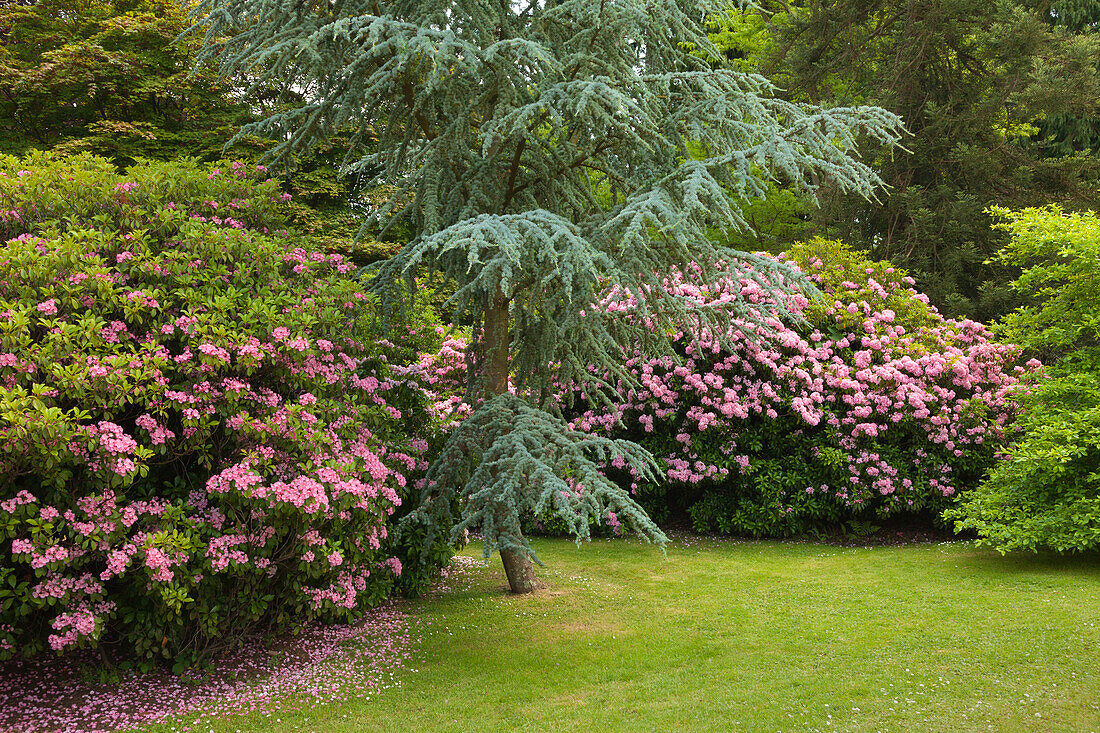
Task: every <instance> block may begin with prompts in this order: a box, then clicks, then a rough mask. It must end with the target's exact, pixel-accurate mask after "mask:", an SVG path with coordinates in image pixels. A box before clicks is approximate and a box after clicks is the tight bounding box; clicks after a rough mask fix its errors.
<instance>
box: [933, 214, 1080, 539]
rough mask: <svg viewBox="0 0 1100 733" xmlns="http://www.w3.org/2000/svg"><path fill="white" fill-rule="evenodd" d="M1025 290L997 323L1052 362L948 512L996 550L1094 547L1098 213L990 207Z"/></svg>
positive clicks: (1005, 254)
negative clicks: (981, 475)
mask: <svg viewBox="0 0 1100 733" xmlns="http://www.w3.org/2000/svg"><path fill="white" fill-rule="evenodd" d="M994 214H995V215H997V216H998V217H999V218H1000V219H1001V222H1000V224H999V226H1000V228H1002V229H1004V230H1005V231H1007V232H1008V233H1009V234H1010V235H1011V237H1012V239H1011V241H1010V243H1009V244H1008V245H1007V246H1006V247H1005V248H1004V249H1003V250H1002V251H1001V252H1000V253H999V255H998V256H999V258H1000V260H1001V261H1002V262H1003V263H1005V264H1009V265H1017V266H1024V267H1026V268H1027V269H1026V270H1025V271H1024V273H1023V274H1022V275H1021V276H1020V277H1019V278H1018V279H1017V280H1016V281H1015V283H1014V284H1015V286H1016V287H1017V288H1018V289H1019V290H1021V291H1022V292H1023V293H1025V294H1026V295H1028V296H1030V297H1031V299H1032V304H1030V305H1027V306H1024V307H1022V308H1020V309H1018V310H1017V311H1015V312H1014V313H1012V314H1011V315H1009V316H1008V317H1006V318H1005V320H1004V323H1003V330H1004V332H1005V334H1006V336H1007V337H1008V338H1011V339H1013V340H1015V341H1017V342H1018V343H1019V344H1021V345H1023V346H1025V347H1026V348H1027V349H1029V350H1030V351H1032V352H1033V353H1036V354H1040V355H1042V356H1043V357H1044V361H1047V362H1048V363H1050V364H1051V365H1050V367H1049V368H1048V375H1047V378H1046V379H1040V380H1038V381H1037V383H1036V384H1035V385H1034V388H1033V389H1032V390H1031V391H1030V392H1029V393H1028V394H1027V395H1026V396H1025V397H1024V399H1023V406H1024V408H1025V409H1024V414H1023V417H1022V419H1021V421H1020V425H1021V428H1022V431H1023V432H1022V434H1021V438H1020V439H1019V441H1018V442H1017V443H1016V444H1015V445H1014V446H1012V448H1011V450H1010V451H1009V455H1008V460H1006V461H1003V462H1002V463H1000V464H999V465H998V466H997V467H996V468H995V469H994V470H993V472H992V473H991V474H990V476H989V479H988V480H987V481H986V482H985V483H983V484H982V485H981V486H980V487H979V488H978V489H977V490H976V491H973V492H971V493H970V494H968V495H967V496H966V497H965V498H964V500H963V502H962V503H961V505H960V506H959V507H957V508H956V509H955V510H953V511H951V512H949V513H948V516H949V517H951V518H953V519H955V520H956V527H957V528H958V529H960V530H961V529H972V530H975V531H977V532H978V534H979V535H980V539H979V540H978V542H979V543H980V544H985V545H989V546H991V547H995V548H996V549H998V550H1000V551H1001V552H1006V551H1009V550H1017V549H1027V550H1039V549H1051V550H1057V551H1060V552H1064V551H1084V550H1091V549H1097V548H1100V219H1098V218H1097V216H1096V214H1095V213H1092V212H1089V213H1076V214H1067V213H1064V212H1063V211H1061V210H1060V209H1059V208H1057V207H1049V208H1043V209H1024V210H1022V211H1008V210H1005V209H996V210H994Z"/></svg>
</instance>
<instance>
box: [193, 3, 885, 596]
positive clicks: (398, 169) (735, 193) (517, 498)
mask: <svg viewBox="0 0 1100 733" xmlns="http://www.w3.org/2000/svg"><path fill="white" fill-rule="evenodd" d="M729 7H730V6H729V4H728V3H724V2H716V1H714V0H602V1H600V2H595V1H593V0H561V1H559V0H386V1H385V2H383V1H381V0H332V1H316V0H310V1H305V2H301V1H288V0H204V1H203V2H202V3H200V7H199V12H201V13H204V14H205V15H206V21H205V22H206V23H207V26H206V51H205V58H206V59H208V60H217V61H218V62H219V63H220V65H221V69H222V71H223V73H226V74H234V75H247V76H250V77H251V78H253V79H255V81H256V83H257V84H261V85H262V84H267V83H271V82H273V81H276V80H278V81H280V82H282V83H284V84H288V85H292V86H294V87H295V88H296V89H299V90H302V91H303V92H304V93H305V94H306V96H307V97H308V99H309V103H308V104H306V105H304V106H302V107H301V108H298V109H294V110H290V111H287V112H283V113H281V114H278V115H275V116H272V117H270V118H268V119H266V120H263V121H262V122H261V123H258V124H256V125H255V126H253V127H252V128H249V129H246V130H245V132H261V133H264V134H266V135H268V136H270V137H272V138H273V139H278V140H282V141H283V142H282V143H281V144H280V146H279V147H278V148H276V150H275V151H274V152H275V153H276V154H278V153H285V152H289V151H293V150H295V149H298V148H301V147H304V146H307V145H309V144H311V143H312V142H314V141H316V140H318V139H320V138H322V137H324V136H325V135H327V134H328V133H329V132H331V131H332V130H335V129H340V128H345V127H351V128H353V129H356V130H359V131H360V133H359V134H362V135H364V136H366V135H369V134H375V133H376V134H377V135H378V144H377V147H376V148H375V152H373V153H370V154H367V155H365V156H364V157H362V158H361V159H358V160H354V159H349V160H348V161H347V163H348V165H349V167H351V168H354V169H357V170H360V171H364V172H368V173H371V174H372V175H375V176H376V177H377V179H378V180H380V181H385V182H388V183H391V184H394V185H395V189H394V191H395V192H394V195H393V197H392V198H391V199H390V201H389V203H388V204H387V205H386V206H384V207H382V210H381V211H380V213H379V216H380V217H381V218H382V219H383V220H385V219H386V217H392V219H391V221H401V220H405V221H407V222H408V223H409V224H410V225H412V228H413V230H414V231H416V232H418V235H417V236H416V237H415V238H414V239H413V240H412V241H411V242H410V243H409V244H408V246H406V247H405V248H404V249H403V250H402V251H401V252H400V253H399V254H398V255H397V256H395V257H394V258H392V259H390V260H388V261H387V262H386V263H385V264H384V265H383V267H382V268H381V271H380V273H379V274H378V276H377V278H376V280H375V286H376V288H377V289H378V290H379V291H380V292H382V293H383V296H384V300H386V301H392V300H394V299H396V298H397V297H399V296H400V292H401V291H400V289H399V288H398V287H396V285H395V284H396V283H398V282H399V281H400V280H401V279H402V278H410V277H411V276H412V275H413V274H414V273H416V272H418V271H420V270H421V269H422V268H425V267H426V268H431V269H434V270H437V271H441V272H443V273H444V274H446V275H447V276H448V277H450V278H452V279H453V280H454V282H455V283H457V291H456V292H455V294H454V296H453V297H452V298H451V300H450V305H452V306H453V307H454V308H455V310H456V314H457V315H458V316H460V317H464V318H469V319H471V320H472V321H473V322H474V323H476V324H479V328H476V329H475V330H476V333H477V334H478V344H477V351H478V353H480V355H481V357H480V362H479V364H478V368H477V370H476V373H477V375H478V380H479V381H478V386H479V389H480V392H481V395H482V396H483V397H485V398H487V399H484V400H483V401H482V402H481V404H480V407H478V408H477V411H476V412H475V413H474V415H473V416H472V417H470V418H469V419H468V420H467V422H466V423H465V424H464V425H463V426H462V427H461V428H459V429H458V430H456V431H455V433H454V434H453V436H452V437H451V439H450V442H449V443H448V445H447V447H446V448H445V450H444V451H443V453H442V455H441V457H440V458H439V460H438V461H437V462H436V464H435V465H434V466H433V468H432V469H431V471H430V473H429V483H428V485H427V488H426V490H425V493H424V497H423V506H422V507H421V510H420V511H419V512H418V513H417V514H416V515H414V519H413V521H423V522H425V523H427V524H428V525H430V526H432V527H445V526H446V525H447V524H451V525H452V526H453V532H454V535H453V536H454V537H457V536H460V535H461V534H462V530H463V529H465V528H470V527H475V526H476V527H479V528H480V529H481V530H482V532H483V534H484V537H485V553H486V556H488V555H489V554H490V553H491V552H492V551H493V550H499V551H500V553H501V557H502V560H503V561H504V564H505V569H506V571H507V572H508V576H509V582H510V584H511V586H512V589H513V590H516V591H526V590H531V589H533V587H534V582H535V581H534V574H533V568H532V566H531V563H530V560H531V558H532V557H533V555H532V552H531V548H530V545H529V544H528V542H527V540H526V539H525V538H524V537H523V535H522V533H521V532H520V529H519V524H518V517H519V513H520V512H521V511H523V510H527V509H537V508H540V507H549V506H552V507H553V508H554V509H555V510H556V511H557V512H558V513H559V514H561V515H563V516H564V517H565V518H566V520H567V522H569V524H570V526H572V527H573V528H574V529H575V531H576V532H577V534H578V535H580V536H583V534H584V533H585V531H586V527H587V519H585V521H580V520H578V519H577V518H578V517H585V518H587V517H589V516H591V517H594V518H597V519H599V518H601V517H602V516H604V515H605V513H606V512H607V511H608V510H609V509H611V510H616V511H619V512H620V513H622V515H623V516H624V518H625V519H626V520H627V522H628V523H629V524H632V525H633V528H634V529H635V530H637V531H639V532H640V533H641V534H642V535H643V536H645V537H648V538H649V539H652V540H656V541H658V542H664V541H665V537H664V535H663V534H662V533H661V531H660V530H659V529H658V528H657V527H656V526H655V525H654V524H653V523H652V522H651V521H650V520H649V519H648V518H647V517H646V515H645V514H644V513H643V512H642V511H641V509H640V508H639V507H638V506H637V505H636V504H635V503H634V501H633V500H632V499H631V497H630V495H629V494H628V493H626V492H625V491H624V490H623V489H621V488H620V487H618V486H616V485H615V484H613V483H612V482H610V481H608V480H607V479H606V478H605V477H604V476H603V475H602V473H600V471H599V465H600V462H601V460H605V459H610V458H612V457H614V456H620V457H621V458H622V459H623V460H624V461H625V462H626V463H627V464H628V465H629V466H631V467H632V468H633V469H634V470H635V471H638V472H641V473H648V472H649V471H651V470H652V469H653V467H654V464H653V460H652V457H651V456H649V455H648V454H646V453H645V452H644V451H641V450H640V449H638V448H637V447H636V446H632V445H629V444H623V443H621V442H614V443H613V442H607V441H598V440H596V439H594V438H592V437H590V436H586V435H583V434H580V433H577V432H574V431H571V430H569V428H568V426H567V425H566V424H565V422H564V421H563V420H561V419H560V417H557V416H555V415H554V414H552V410H553V408H552V407H550V402H551V399H550V398H551V395H552V393H553V392H554V390H555V385H556V384H563V383H574V384H581V385H584V388H585V393H586V394H587V396H588V398H589V399H593V400H614V399H616V396H617V395H616V388H615V386H614V385H616V384H620V383H621V384H627V385H629V384H631V377H630V375H629V373H628V372H627V371H626V370H625V369H624V368H623V361H624V356H623V352H624V347H625V345H627V344H634V343H638V344H640V345H641V348H642V350H643V351H646V352H650V353H652V352H654V351H657V350H661V349H666V350H668V349H669V343H668V337H669V334H670V333H673V332H675V331H676V330H677V326H676V324H683V323H684V322H685V321H687V320H696V321H701V322H702V323H703V324H705V325H709V326H713V327H715V328H721V327H722V326H723V324H725V323H727V322H728V320H729V319H730V318H731V317H732V316H734V315H739V316H742V317H749V318H752V317H753V314H754V310H753V306H752V304H751V303H743V304H741V305H740V308H738V309H736V310H737V311H738V312H737V313H733V312H730V311H729V310H725V311H715V310H708V309H706V308H703V307H700V306H699V305H698V304H696V303H694V302H692V301H691V300H690V299H688V298H685V297H682V296H678V295H676V294H674V293H671V292H669V291H668V290H667V289H666V287H665V282H664V278H665V276H666V275H668V274H669V273H670V272H671V271H672V270H674V269H684V270H685V271H686V272H687V276H688V277H689V278H690V279H692V280H694V281H696V282H698V283H699V284H700V285H703V286H706V285H707V284H708V283H713V282H715V281H716V280H718V279H720V278H723V277H726V276H730V275H734V276H747V277H752V278H755V279H757V280H758V281H761V282H762V283H764V284H765V285H766V286H767V287H769V288H778V287H782V285H781V283H782V282H798V279H797V277H796V276H794V274H793V273H791V272H790V271H787V270H784V269H783V267H782V266H781V265H777V264H775V261H774V260H771V259H764V258H759V257H755V256H753V255H751V254H748V253H744V252H739V251H735V250H732V249H729V248H726V247H723V246H721V245H719V244H715V243H714V242H713V241H712V240H711V239H710V238H708V236H707V235H708V232H712V231H714V230H715V229H719V230H739V229H745V228H747V226H748V224H747V222H746V220H745V217H744V216H743V215H742V212H741V211H740V209H739V208H738V207H737V206H736V205H734V204H733V203H732V202H733V201H735V200H745V199H747V198H751V197H754V196H762V195H764V193H765V191H766V187H767V185H768V184H769V182H773V181H779V182H783V183H785V184H788V185H791V186H793V187H795V189H796V190H800V191H804V192H806V193H807V194H809V195H810V196H811V197H812V196H813V193H814V190H815V186H816V182H819V181H825V180H827V181H829V182H830V183H831V184H832V185H834V186H838V187H840V188H841V189H843V190H848V191H852V192H855V193H857V194H860V195H862V196H867V197H869V196H871V195H872V193H873V190H874V187H875V186H876V185H877V184H878V183H879V180H878V177H877V176H876V175H875V173H874V171H873V170H872V169H871V168H869V167H868V166H867V165H865V164H864V163H862V162H860V161H859V160H858V159H856V158H854V157H853V156H852V155H850V154H849V151H850V150H853V149H854V147H855V143H856V140H857V137H859V136H861V135H868V136H870V137H871V138H873V139H875V140H877V141H879V142H882V143H887V144H894V143H896V142H897V140H898V136H899V134H900V132H901V124H900V120H899V119H898V118H897V117H896V116H894V115H892V114H889V113H887V112H885V111H883V110H881V109H877V108H872V107H842V108H835V109H822V108H820V107H816V106H812V105H805V104H795V103H790V102H787V101H783V100H781V99H778V98H776V97H775V96H774V95H773V92H774V89H773V87H772V85H771V84H770V83H769V82H768V81H767V80H766V79H764V78H763V77H760V76H756V75H753V74H746V73H741V72H738V71H733V70H730V69H725V68H721V64H720V63H719V61H720V57H719V52H718V51H717V49H715V48H714V46H713V45H712V43H711V42H710V40H709V39H708V37H707V32H706V27H705V19H706V18H707V17H708V16H712V15H715V14H720V13H724V12H728V11H729ZM353 142H354V141H353ZM747 265H751V266H752V267H751V269H750V268H748V267H746V266H747ZM601 300H602V301H604V302H603V305H602V307H595V304H596V303H597V302H599V301H601ZM582 484H583V487H584V488H583V490H580V488H579V487H580V486H581V485H582ZM456 503H458V504H459V505H460V506H461V515H460V516H459V517H458V518H457V519H456V518H455V517H453V516H452V514H451V507H452V506H453V505H454V504H456Z"/></svg>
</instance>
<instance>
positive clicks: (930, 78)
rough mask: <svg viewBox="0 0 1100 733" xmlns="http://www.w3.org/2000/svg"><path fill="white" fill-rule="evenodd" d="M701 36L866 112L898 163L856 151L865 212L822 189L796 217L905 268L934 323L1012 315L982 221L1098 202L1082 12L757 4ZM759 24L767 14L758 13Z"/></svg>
mask: <svg viewBox="0 0 1100 733" xmlns="http://www.w3.org/2000/svg"><path fill="white" fill-rule="evenodd" d="M764 8H766V10H765V11H762V12H763V15H764V16H765V18H766V19H767V23H764V22H763V20H762V19H761V17H760V13H758V12H755V11H754V12H747V13H742V14H735V15H733V16H732V17H728V18H727V19H725V20H724V21H723V22H722V23H721V24H720V25H719V28H720V30H719V31H718V32H717V33H716V38H718V39H719V40H720V41H721V42H722V43H723V44H724V46H725V48H726V49H727V51H728V52H729V54H730V55H731V56H733V57H734V63H736V64H737V65H739V66H741V67H743V68H751V69H753V70H759V71H761V72H762V73H764V74H766V75H768V76H769V77H772V78H774V79H776V81H777V83H778V84H779V85H780V86H782V87H783V88H784V89H785V90H786V94H787V95H788V96H789V98H792V99H806V100H810V101H815V102H820V103H824V104H878V105H880V106H882V107H884V108H886V109H888V110H890V111H891V112H895V113H897V114H898V115H900V116H901V117H902V119H903V120H904V122H905V125H906V129H907V130H908V131H909V132H910V133H911V135H910V136H907V137H906V139H905V140H904V142H903V145H904V148H905V149H904V150H901V149H894V150H882V149H881V148H879V147H878V146H877V145H875V144H873V143H872V144H868V145H866V146H865V147H864V148H863V151H864V153H865V155H866V156H867V157H868V160H873V161H874V164H875V167H876V169H877V170H878V171H879V172H880V173H881V175H882V177H883V179H884V180H885V181H886V183H888V184H889V186H890V188H889V189H888V190H887V191H886V192H885V193H884V194H883V196H882V199H881V201H874V202H868V201H865V200H863V199H861V198H859V197H853V196H850V195H845V194H841V193H840V192H836V191H831V190H828V188H827V189H826V191H824V192H823V195H822V203H823V206H822V207H821V209H820V210H819V211H817V212H816V213H812V212H811V213H812V218H813V220H814V221H815V222H816V225H817V227H819V229H820V230H821V231H823V232H825V233H827V234H828V235H830V236H834V235H835V236H838V237H839V238H841V239H843V240H845V241H847V242H850V243H852V244H853V245H855V246H858V247H860V248H862V249H867V250H871V251H872V252H873V254H874V256H875V257H876V258H878V259H888V260H890V261H892V262H894V263H896V264H898V265H900V266H904V267H907V268H909V269H910V270H911V271H913V274H914V275H915V276H916V277H917V280H918V284H919V286H920V288H921V289H922V290H923V291H924V292H927V293H928V294H929V296H930V297H931V298H932V302H933V303H935V304H936V305H937V306H938V307H939V308H940V309H941V310H942V311H943V312H944V313H945V314H947V315H950V316H957V315H966V316H970V317H974V318H979V319H982V320H987V319H991V318H994V317H997V316H1000V315H1003V314H1004V313H1006V312H1007V311H1009V310H1011V308H1012V307H1013V306H1014V305H1015V304H1016V298H1015V295H1014V291H1013V290H1012V289H1011V288H1009V287H1008V282H1009V281H1010V280H1011V279H1012V277H1013V275H1012V272H1013V270H1012V268H1010V267H1007V268H1006V267H1004V266H1003V264H995V263H990V262H987V260H989V259H990V258H991V257H992V255H993V253H994V252H995V251H996V249H997V248H998V247H999V246H1000V245H1001V244H1003V243H1004V237H1003V236H1002V235H1001V234H1000V233H998V232H997V231H995V230H994V229H992V228H991V226H990V225H991V223H992V222H991V220H990V219H989V217H988V215H987V214H986V213H985V209H986V208H987V207H988V206H990V205H991V204H1000V205H1006V206H1013V207H1021V206H1035V205H1041V204H1045V203H1050V202H1058V203H1060V204H1062V205H1064V206H1066V207H1068V208H1077V209H1079V208H1096V207H1097V206H1098V205H1100V193H1098V192H1100V186H1098V183H1100V148H1097V146H1096V138H1095V136H1094V132H1093V131H1094V129H1095V120H1096V115H1097V113H1098V111H1100V74H1098V62H1097V59H1100V35H1098V34H1097V25H1096V20H1097V10H1096V5H1095V3H1093V2H1092V1H1091V0H1082V1H1081V2H1065V3H1052V4H1047V3H1043V4H1030V3H1026V2H999V3H989V2H975V1H974V0H948V1H947V2H939V1H938V0H936V1H930V0H874V1H872V2H849V1H848V0H808V1H800V2H793V3H764ZM772 11H774V12H772Z"/></svg>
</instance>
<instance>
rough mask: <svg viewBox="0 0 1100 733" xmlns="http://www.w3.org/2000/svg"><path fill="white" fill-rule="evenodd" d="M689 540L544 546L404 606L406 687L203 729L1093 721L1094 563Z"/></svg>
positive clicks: (1048, 727)
mask: <svg viewBox="0 0 1100 733" xmlns="http://www.w3.org/2000/svg"><path fill="white" fill-rule="evenodd" d="M688 542H689V543H691V544H690V546H687V547H685V546H683V545H682V544H679V543H678V544H677V546H675V547H672V548H670V549H669V552H668V556H667V558H665V557H662V556H661V554H660V552H659V551H657V550H656V549H653V548H651V547H648V546H644V545H641V544H638V543H636V542H628V541H621V540H617V541H595V542H592V543H591V544H587V545H583V546H581V547H580V548H577V547H575V546H574V545H573V543H571V542H569V541H547V540H543V541H539V542H537V543H536V545H535V546H536V549H537V551H538V552H539V553H540V554H541V555H542V557H543V558H544V559H545V560H546V562H547V564H548V566H549V567H548V568H547V569H545V570H543V571H542V572H541V577H542V578H543V579H544V580H546V581H547V583H548V586H549V587H548V588H547V589H545V590H543V591H540V592H539V593H537V594H535V595H533V596H528V597H513V596H509V595H507V594H506V593H504V592H503V573H502V572H501V570H500V568H499V561H496V562H493V563H491V564H490V565H489V566H488V567H486V568H477V569H476V570H474V571H473V572H472V573H470V574H469V575H468V576H466V579H465V580H459V581H457V582H452V584H453V585H454V588H453V589H452V590H451V591H449V592H448V593H446V594H443V595H440V596H437V597H433V598H430V599H425V600H422V601H419V602H417V603H416V604H415V608H416V612H417V615H418V616H419V617H420V619H421V626H422V629H423V643H422V645H421V648H420V651H419V653H418V658H417V660H416V661H415V662H414V663H413V664H412V665H410V669H409V670H407V671H406V672H403V673H402V675H403V683H404V684H403V686H402V687H400V688H397V689H393V690H389V691H386V692H384V693H382V694H381V695H378V696H375V697H373V698H372V699H370V700H354V701H349V702H345V703H343V704H342V705H329V706H325V707H322V708H317V709H314V710H312V711H307V712H286V713H277V714H275V715H272V716H270V717H252V718H230V719H227V720H225V721H224V722H223V723H222V724H221V726H220V727H219V726H218V725H214V726H212V728H213V729H214V730H216V731H219V732H220V731H237V730H242V731H268V730H270V731H292V730H305V731H324V732H325V733H344V732H348V733H350V732H351V731H356V732H359V731H372V732H373V731H401V732H402V733H405V732H407V731H417V732H422V733H434V732H435V731H462V732H463V733H467V732H469V731H505V730H507V731H558V730H561V731H574V730H590V731H608V730H641V731H729V730H746V731H771V730H780V731H782V730H823V731H834V730H836V731H844V730H852V731H922V732H923V731H951V732H952V733H954V732H956V731H979V730H981V731H984V730H994V731H1013V732H1015V731H1044V732H1049V731H1074V732H1075V733H1077V732H1081V731H1100V655H1098V653H1097V652H1098V648H1100V628H1098V625H1100V558H1098V557H1097V556H1095V555H1093V556H1089V557H1085V558H1081V557H1078V558H1042V557H1040V558H1035V557H1010V558H1002V557H999V556H997V555H995V554H991V553H989V552H986V551H979V550H975V549H973V548H971V547H969V546H967V545H964V544H934V545H918V546H906V547H884V548H856V549H851V548H840V547H833V546H827V545H818V544H784V543H773V542H735V541H723V540H711V539H691V540H688ZM478 549H480V548H479V547H471V548H470V551H471V552H476V551H477V550H478ZM277 718H278V721H277V722H276V719H277ZM202 727H203V730H204V731H205V730H206V729H208V726H207V725H205V724H204V725H203V726H202ZM170 729H171V727H170V726H163V727H160V728H156V729H154V730H158V731H160V730H170Z"/></svg>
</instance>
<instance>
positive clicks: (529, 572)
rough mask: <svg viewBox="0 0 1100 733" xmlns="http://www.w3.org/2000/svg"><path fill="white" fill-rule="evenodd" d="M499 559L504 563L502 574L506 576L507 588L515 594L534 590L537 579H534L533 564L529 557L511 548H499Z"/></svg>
mask: <svg viewBox="0 0 1100 733" xmlns="http://www.w3.org/2000/svg"><path fill="white" fill-rule="evenodd" d="M500 561H501V562H502V563H504V574H505V575H506V576H508V590H510V591H512V592H513V593H517V594H518V593H532V592H534V590H535V588H536V587H537V586H538V581H537V580H535V566H534V564H533V563H532V562H531V558H529V557H527V556H526V555H521V554H520V553H518V552H512V551H511V550H501V551H500Z"/></svg>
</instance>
